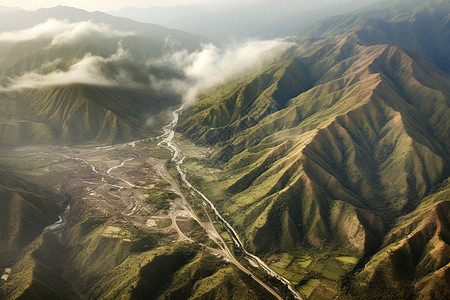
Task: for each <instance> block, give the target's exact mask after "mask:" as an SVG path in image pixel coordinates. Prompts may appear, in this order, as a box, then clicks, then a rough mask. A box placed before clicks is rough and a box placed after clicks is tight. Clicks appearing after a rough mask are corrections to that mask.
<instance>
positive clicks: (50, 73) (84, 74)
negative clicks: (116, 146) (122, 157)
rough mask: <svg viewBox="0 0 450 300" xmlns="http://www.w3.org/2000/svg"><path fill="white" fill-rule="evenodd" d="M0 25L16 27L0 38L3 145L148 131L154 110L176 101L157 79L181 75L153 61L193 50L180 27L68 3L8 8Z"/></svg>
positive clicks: (107, 138)
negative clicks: (20, 9) (30, 9)
mask: <svg viewBox="0 0 450 300" xmlns="http://www.w3.org/2000/svg"><path fill="white" fill-rule="evenodd" d="M22 19H23V20H26V21H24V22H23V23H20V24H19V23H18V20H22ZM1 23H2V24H3V25H1V26H0V28H1V29H3V30H5V29H14V30H15V31H10V32H2V33H1V35H0V53H1V54H2V55H1V59H0V70H1V71H0V102H1V106H0V137H1V144H2V145H18V144H33V143H67V144H88V143H95V144H101V143H118V142H123V141H129V140H133V139H138V138H142V137H144V136H147V135H148V134H149V133H150V132H151V131H152V129H154V128H155V127H161V126H162V125H161V124H159V123H158V122H156V121H157V120H158V116H157V115H158V114H159V113H161V112H164V111H165V110H167V109H168V108H169V107H171V106H173V105H176V104H178V103H179V102H180V95H179V93H177V92H176V91H172V90H164V89H161V88H159V87H158V86H157V85H158V82H159V81H160V80H169V79H171V78H173V79H178V78H180V76H182V74H178V73H177V72H174V71H173V70H171V67H170V66H163V65H158V64H156V63H152V62H155V61H156V60H158V59H159V58H160V57H161V56H162V55H164V53H166V52H167V51H169V52H170V51H178V50H180V49H188V50H194V49H196V48H198V47H200V38H199V37H196V36H194V35H190V34H187V33H184V32H181V31H176V30H170V29H165V28H163V27H160V26H157V25H150V24H140V23H137V22H133V21H131V20H127V19H122V18H116V17H112V16H108V15H106V14H102V13H99V12H96V13H89V12H86V11H82V10H77V9H73V8H67V7H56V8H53V9H42V10H38V11H34V12H18V13H17V14H15V13H12V14H8V17H7V18H5V19H2V21H1ZM18 24H19V25H18ZM26 26H35V27H31V28H28V27H26ZM30 32H31V34H30Z"/></svg>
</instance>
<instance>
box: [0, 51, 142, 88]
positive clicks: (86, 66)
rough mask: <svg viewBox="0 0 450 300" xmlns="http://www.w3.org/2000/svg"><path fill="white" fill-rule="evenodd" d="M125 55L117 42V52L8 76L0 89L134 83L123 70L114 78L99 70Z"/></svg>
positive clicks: (89, 56)
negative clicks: (49, 69)
mask: <svg viewBox="0 0 450 300" xmlns="http://www.w3.org/2000/svg"><path fill="white" fill-rule="evenodd" d="M127 57H128V53H127V52H126V51H125V50H123V48H122V47H121V46H120V44H119V47H118V49H117V52H116V53H115V54H113V55H111V56H110V57H107V58H104V57H101V56H93V55H92V54H90V53H89V54H87V55H86V56H84V58H83V59H81V60H80V61H78V62H77V63H75V64H73V65H72V66H70V67H69V69H68V70H67V71H61V70H58V71H55V72H51V73H48V74H39V73H37V72H30V73H26V74H24V75H22V76H20V77H15V78H9V84H7V85H6V86H1V87H0V90H3V91H12V90H21V89H30V88H40V87H47V86H62V85H68V84H87V85H100V86H116V85H123V86H131V85H136V83H134V82H133V81H132V80H131V79H129V78H130V76H128V75H127V74H126V73H125V72H124V71H123V72H119V73H118V74H116V75H115V77H114V78H107V77H106V76H105V75H104V74H103V73H102V72H101V70H100V68H101V66H102V65H105V64H106V63H110V62H116V61H119V60H122V59H125V58H127ZM54 62H55V61H54ZM54 62H53V63H54Z"/></svg>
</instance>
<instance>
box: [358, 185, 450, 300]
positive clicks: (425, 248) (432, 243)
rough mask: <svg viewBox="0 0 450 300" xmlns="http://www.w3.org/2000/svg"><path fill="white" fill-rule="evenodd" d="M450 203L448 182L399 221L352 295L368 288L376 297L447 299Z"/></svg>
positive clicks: (363, 271) (371, 261)
mask: <svg viewBox="0 0 450 300" xmlns="http://www.w3.org/2000/svg"><path fill="white" fill-rule="evenodd" d="M448 199H450V189H449V184H448V180H447V181H446V184H445V183H444V184H443V186H441V187H440V188H439V190H438V191H435V192H434V193H432V194H431V195H430V196H428V197H427V198H425V199H424V201H423V203H422V204H421V205H420V206H419V207H418V208H417V209H416V210H415V211H413V212H411V213H410V214H407V215H405V216H402V217H401V218H399V219H398V220H397V221H396V223H395V225H394V228H393V229H392V230H391V231H390V232H389V234H388V235H387V236H386V237H385V238H384V242H383V245H382V247H381V250H380V251H378V252H377V253H376V254H375V255H374V256H373V257H372V258H371V259H370V261H369V262H368V263H367V264H366V265H365V267H364V269H363V270H362V271H361V272H359V273H358V274H357V275H356V278H357V280H358V281H359V282H360V283H359V284H354V285H353V286H351V288H350V291H351V293H352V294H354V295H355V296H361V295H363V294H364V293H365V292H366V291H367V286H369V287H370V289H369V290H370V291H371V292H373V294H374V295H375V294H376V295H377V297H380V296H384V297H402V298H408V297H412V296H413V295H416V296H417V298H419V299H427V298H430V297H431V298H435V299H439V298H442V299H445V298H448V297H449V288H450V287H449V282H450V281H449V276H450V275H449V261H448V257H449V253H450V246H449V242H450V241H449V237H450V231H449V230H450V227H449V219H450V215H449V205H450V202H449V201H448ZM363 289H364V290H363ZM387 291H389V294H388V293H387ZM392 291H396V292H395V294H392Z"/></svg>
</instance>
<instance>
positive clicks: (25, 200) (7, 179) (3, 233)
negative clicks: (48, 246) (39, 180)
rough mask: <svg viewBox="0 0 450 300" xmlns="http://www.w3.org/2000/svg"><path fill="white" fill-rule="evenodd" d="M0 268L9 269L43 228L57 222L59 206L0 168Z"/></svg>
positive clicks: (30, 185) (36, 188)
mask: <svg viewBox="0 0 450 300" xmlns="http://www.w3.org/2000/svg"><path fill="white" fill-rule="evenodd" d="M0 178H1V181H0V182H1V184H0V199H1V201H0V211H1V212H0V214H1V215H0V216H1V217H0V240H1V244H0V267H8V266H10V264H11V263H12V262H14V260H15V259H16V258H17V257H18V254H19V253H20V251H21V250H22V249H23V248H24V247H25V246H26V245H27V244H29V243H30V242H31V241H33V240H34V239H35V238H36V237H37V236H39V235H40V234H41V232H42V230H43V229H44V227H45V226H47V225H50V224H52V223H54V222H55V221H57V220H58V213H59V212H60V211H61V207H60V206H59V204H58V203H57V202H56V201H54V200H53V199H51V198H49V197H47V196H45V195H43V193H42V192H39V191H40V188H39V187H38V186H36V185H33V184H30V183H28V182H26V181H24V180H23V179H21V178H20V177H18V176H15V175H14V174H11V173H10V171H9V170H5V169H3V168H0Z"/></svg>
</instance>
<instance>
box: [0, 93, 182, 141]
mask: <svg viewBox="0 0 450 300" xmlns="http://www.w3.org/2000/svg"><path fill="white" fill-rule="evenodd" d="M3 95H4V97H2V98H1V99H0V101H1V103H2V109H1V113H2V118H1V119H0V134H1V140H2V144H6V145H17V144H29V143H61V142H63V143H70V144H76V143H87V142H93V143H114V142H116V143H117V142H120V141H126V140H132V139H136V138H139V137H142V136H143V135H144V130H145V129H146V123H147V121H148V120H149V119H150V118H151V117H152V116H153V115H155V114H157V113H159V112H161V111H163V110H164V109H166V108H167V107H168V105H175V104H176V103H177V102H176V101H177V98H176V97H175V96H174V97H169V95H164V94H161V93H158V92H156V91H153V90H151V89H144V88H120V87H95V86H87V85H81V84H77V85H67V86H60V87H47V88H39V89H32V90H28V91H24V92H14V93H12V94H11V93H5V94H3Z"/></svg>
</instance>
